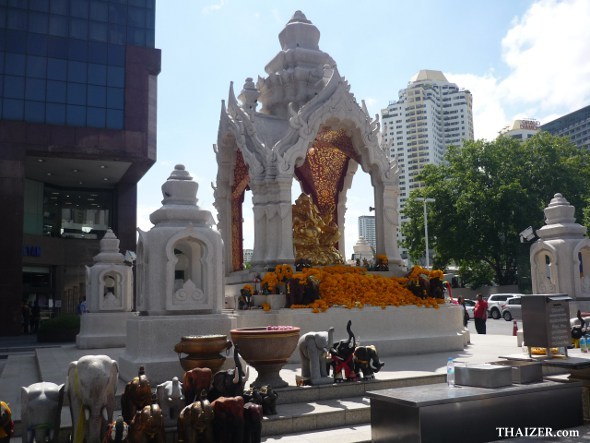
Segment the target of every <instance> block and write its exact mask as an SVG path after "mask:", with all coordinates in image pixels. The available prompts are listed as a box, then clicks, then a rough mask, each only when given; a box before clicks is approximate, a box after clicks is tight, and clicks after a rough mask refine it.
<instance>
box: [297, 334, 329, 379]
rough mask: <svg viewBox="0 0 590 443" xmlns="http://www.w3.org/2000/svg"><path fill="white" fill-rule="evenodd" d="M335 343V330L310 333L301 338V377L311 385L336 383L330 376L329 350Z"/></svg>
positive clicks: (299, 344) (299, 345)
mask: <svg viewBox="0 0 590 443" xmlns="http://www.w3.org/2000/svg"><path fill="white" fill-rule="evenodd" d="M333 343H334V328H330V329H328V330H327V331H319V332H313V331H312V332H308V333H306V334H303V335H302V336H301V337H300V338H299V343H298V347H299V354H300V355H301V377H302V378H303V380H304V382H306V383H309V384H311V385H325V384H331V383H334V379H333V378H332V377H329V375H328V359H327V356H328V350H329V349H330V348H331V347H332V344H333Z"/></svg>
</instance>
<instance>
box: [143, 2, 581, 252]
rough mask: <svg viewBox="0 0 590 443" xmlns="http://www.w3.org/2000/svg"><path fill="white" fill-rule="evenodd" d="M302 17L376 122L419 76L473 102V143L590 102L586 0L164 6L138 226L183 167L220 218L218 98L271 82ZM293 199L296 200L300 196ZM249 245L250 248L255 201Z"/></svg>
mask: <svg viewBox="0 0 590 443" xmlns="http://www.w3.org/2000/svg"><path fill="white" fill-rule="evenodd" d="M296 10H301V11H302V12H303V13H304V14H305V15H306V16H307V18H308V19H309V20H311V21H312V22H313V23H314V25H315V26H317V27H318V29H319V30H320V33H321V38H320V43H319V44H320V49H321V50H323V51H324V52H327V53H328V54H330V55H331V56H332V58H333V59H334V60H335V61H336V63H337V65H338V69H339V71H340V74H341V75H343V76H345V77H346V79H347V80H348V82H349V83H350V85H351V92H352V93H353V94H354V95H355V97H356V99H357V100H358V101H359V102H360V100H365V102H366V104H367V107H368V109H369V112H370V113H371V114H372V115H375V114H378V113H379V112H380V110H381V109H382V108H384V107H386V106H387V104H388V102H389V101H390V100H396V99H397V97H398V91H399V90H400V89H402V88H404V87H405V86H406V85H407V83H408V81H409V80H410V79H411V77H412V76H413V75H414V74H416V73H417V72H418V71H419V70H420V69H433V70H439V71H443V72H444V74H445V75H446V77H447V79H449V81H451V82H454V83H456V84H457V85H458V86H459V87H461V88H465V89H469V90H470V91H471V92H472V94H473V102H474V127H475V136H476V138H484V139H488V140H490V139H493V138H494V137H495V136H496V135H497V133H498V131H499V130H501V129H502V128H503V127H505V126H506V125H508V124H509V123H510V122H511V121H512V120H514V119H515V118H520V117H530V118H536V119H538V120H540V121H541V123H543V122H546V121H550V120H552V119H553V118H555V117H558V116H561V115H563V114H566V113H568V112H572V111H574V110H576V109H579V108H581V107H583V106H586V105H588V104H590V26H588V23H590V2H588V1H586V0H564V1H556V0H551V1H549V0H542V1H532V0H477V1H466V0H444V1H443V0H413V1H399V0H394V1H392V0H374V1H371V2H359V1H351V0H313V1H305V0H304V1H290V0H281V1H270V0H248V1H244V0H216V1H200V0H166V1H165V0H159V1H157V11H156V47H157V48H159V49H161V50H162V71H161V73H160V75H159V77H158V161H157V163H156V164H155V165H154V166H153V167H152V168H151V170H150V171H149V172H148V173H147V174H146V176H145V177H144V178H143V179H142V180H141V182H140V183H139V195H138V225H139V227H140V228H141V229H144V230H148V229H150V228H151V226H152V224H151V223H150V221H149V214H150V213H152V212H153V211H155V210H156V209H157V208H159V207H160V206H161V200H162V194H161V190H160V187H161V185H162V183H163V182H164V181H165V180H166V179H167V177H168V176H169V175H170V172H171V171H172V170H173V168H174V165H175V164H177V163H182V164H184V165H185V166H186V168H187V169H188V171H189V172H190V173H191V174H192V176H193V177H194V179H195V180H196V181H197V182H198V183H199V192H198V194H197V197H198V199H199V202H198V205H199V206H200V207H201V208H202V209H207V210H210V211H211V212H212V214H213V215H214V216H215V217H216V215H217V213H216V211H215V209H214V208H213V191H212V189H211V183H212V182H214V181H215V178H216V174H217V163H216V161H215V155H214V153H213V147H212V146H213V144H214V143H216V142H217V129H218V124H219V114H220V109H221V100H226V99H227V96H228V91H229V85H230V82H232V81H233V82H234V89H235V91H236V95H237V94H238V93H239V91H240V90H241V89H242V86H243V83H244V80H245V79H246V77H253V78H254V79H255V80H256V78H257V77H258V76H266V74H265V72H264V67H265V65H266V64H267V63H268V62H269V61H270V60H271V59H272V58H273V57H274V56H275V55H276V54H277V53H278V52H279V50H280V45H279V41H278V34H279V32H281V30H282V29H283V28H284V26H285V24H286V23H287V21H288V20H289V19H290V18H291V17H292V15H293V13H294V12H295V11H296ZM294 194H295V195H294V198H296V197H297V195H298V194H299V190H298V189H297V190H294ZM367 195H372V191H371V190H370V183H369V180H368V176H367V175H366V174H364V173H362V172H360V169H359V173H357V176H355V179H354V180H353V186H352V189H351V191H350V192H349V197H348V202H347V206H348V211H347V213H346V219H347V222H346V227H345V229H346V235H345V241H346V250H347V256H350V254H351V253H352V246H353V245H354V243H355V242H356V240H357V218H358V216H360V215H368V214H369V213H368V206H370V205H371V204H372V200H371V201H367V197H366V196H367ZM244 213H245V216H244V218H245V220H244V230H245V247H251V246H252V231H253V230H252V221H251V215H249V214H251V206H250V203H249V201H248V200H247V201H246V204H245V208H244Z"/></svg>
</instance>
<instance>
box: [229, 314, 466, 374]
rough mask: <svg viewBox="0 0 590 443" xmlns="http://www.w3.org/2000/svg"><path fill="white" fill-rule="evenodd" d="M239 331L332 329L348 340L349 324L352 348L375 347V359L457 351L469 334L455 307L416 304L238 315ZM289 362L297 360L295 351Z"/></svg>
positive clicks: (338, 335)
mask: <svg viewBox="0 0 590 443" xmlns="http://www.w3.org/2000/svg"><path fill="white" fill-rule="evenodd" d="M236 317H237V324H238V327H240V328H244V327H262V326H268V325H282V326H298V327H299V328H301V335H303V334H305V333H306V332H310V331H326V330H327V329H328V328H329V327H330V326H333V327H334V341H338V340H343V339H348V333H347V332H346V323H347V322H348V320H351V321H352V326H351V328H352V332H353V333H354V334H355V337H356V340H357V344H361V345H375V346H376V347H377V351H378V353H379V355H384V356H385V355H388V356H389V355H401V354H423V353H428V352H441V351H457V350H462V349H463V348H464V347H465V345H467V343H469V331H468V330H467V329H465V328H463V311H462V308H460V307H459V306H457V305H450V304H443V305H440V308H439V309H434V308H421V307H420V308H419V307H417V306H399V307H392V306H390V307H387V308H385V309H381V308H378V307H365V308H363V309H346V308H330V309H328V310H327V311H325V312H321V313H317V314H314V313H312V312H311V310H310V309H277V310H271V311H267V312H264V311H262V310H252V311H237V312H236ZM289 362H290V363H295V362H299V352H298V351H295V352H294V353H293V355H292V356H291V358H290V359H289Z"/></svg>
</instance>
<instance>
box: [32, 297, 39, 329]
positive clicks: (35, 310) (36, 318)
mask: <svg viewBox="0 0 590 443" xmlns="http://www.w3.org/2000/svg"><path fill="white" fill-rule="evenodd" d="M40 319H41V308H40V307H39V301H38V300H35V304H34V305H33V309H32V311H31V333H37V331H38V330H39V320H40Z"/></svg>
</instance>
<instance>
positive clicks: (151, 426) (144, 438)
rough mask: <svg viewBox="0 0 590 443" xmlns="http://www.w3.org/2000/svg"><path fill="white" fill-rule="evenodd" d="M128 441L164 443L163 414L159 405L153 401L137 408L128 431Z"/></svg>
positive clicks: (133, 442) (134, 442) (132, 442)
mask: <svg viewBox="0 0 590 443" xmlns="http://www.w3.org/2000/svg"><path fill="white" fill-rule="evenodd" d="M129 442H130V443H166V431H165V428H164V414H163V413H162V410H161V409H160V405H158V404H157V403H153V404H150V405H147V406H144V407H143V408H142V409H139V410H138V411H137V412H136V413H135V416H134V417H133V420H131V428H130V431H129Z"/></svg>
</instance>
